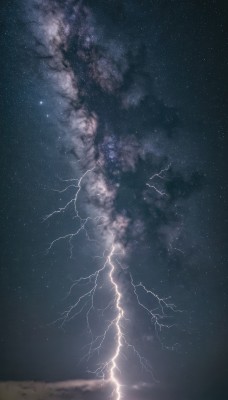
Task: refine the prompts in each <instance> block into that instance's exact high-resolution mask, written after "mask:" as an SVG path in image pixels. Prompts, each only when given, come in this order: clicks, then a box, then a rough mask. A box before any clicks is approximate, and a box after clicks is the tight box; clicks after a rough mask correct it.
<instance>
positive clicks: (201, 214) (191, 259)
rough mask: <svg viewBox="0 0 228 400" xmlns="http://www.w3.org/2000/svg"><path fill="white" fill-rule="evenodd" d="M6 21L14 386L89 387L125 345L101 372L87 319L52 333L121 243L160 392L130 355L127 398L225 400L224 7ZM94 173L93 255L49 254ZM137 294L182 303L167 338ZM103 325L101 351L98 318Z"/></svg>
mask: <svg viewBox="0 0 228 400" xmlns="http://www.w3.org/2000/svg"><path fill="white" fill-rule="evenodd" d="M0 10H1V14H0V18H1V23H0V25H1V30H2V32H1V39H0V40H1V55H2V56H1V61H0V62H1V72H2V73H1V96H0V107H1V120H0V129H1V141H2V142H1V158H0V160H1V169H0V171H1V183H2V191H1V208H0V219H1V220H0V234H1V245H2V250H1V264H0V274H1V278H0V291H1V302H0V312H1V324H0V379H1V381H9V380H10V381H21V380H24V381H31V380H35V381H55V382H57V381H64V380H70V379H73V380H87V379H88V382H92V381H91V379H94V374H91V373H90V372H88V371H89V370H90V371H91V370H93V369H94V368H95V367H96V365H97V362H98V361H99V360H98V359H99V357H100V358H101V361H103V359H104V357H105V354H109V352H110V351H112V349H113V338H112V336H111V335H110V337H108V338H107V341H106V342H105V343H104V351H103V352H101V354H94V355H93V356H92V357H91V359H90V360H88V359H87V358H85V357H83V356H84V354H85V352H86V348H85V346H86V345H87V344H88V342H89V335H88V330H87V327H86V318H85V314H83V313H81V314H80V315H78V316H77V317H76V318H73V319H72V320H70V321H69V322H67V323H66V324H64V326H63V327H61V326H60V325H61V324H59V323H58V321H57V323H53V322H54V321H56V320H58V318H59V316H60V315H61V312H63V311H64V310H66V308H67V307H69V305H70V304H72V301H74V296H76V297H77V295H81V294H82V293H83V288H81V287H80V286H79V287H77V288H74V293H73V299H72V296H69V297H68V298H66V295H67V293H68V292H69V288H70V286H71V285H72V281H74V280H75V279H78V278H79V277H80V276H85V275H88V274H91V273H93V272H94V269H96V268H98V266H99V265H100V258H99V257H101V256H102V254H103V252H104V251H105V249H106V250H107V248H109V246H110V237H111V238H112V237H113V236H114V237H115V240H116V242H117V243H118V245H119V246H121V250H123V251H124V253H125V256H124V257H123V259H121V267H119V271H118V281H119V283H120V285H121V290H122V292H123V293H124V302H123V303H124V307H125V309H126V312H127V315H128V319H129V322H128V327H127V336H128V337H129V340H130V342H131V343H133V344H134V346H136V347H137V349H139V351H140V354H142V355H143V357H146V358H147V360H148V362H149V363H150V365H151V367H152V370H153V376H154V377H152V376H151V374H149V373H148V372H147V371H145V369H142V368H141V366H140V363H138V360H137V357H135V354H132V353H130V352H129V353H126V355H125V357H124V358H123V360H121V362H122V370H123V372H121V375H122V376H124V381H125V382H126V385H128V387H129V393H131V394H128V396H131V398H134V396H135V398H136V399H138V398H139V397H140V399H141V398H143V399H144V398H145V399H152V398H156V399H159V400H166V399H170V400H177V399H180V398H182V399H185V400H193V399H201V400H204V399H207V400H212V399H215V398H219V399H221V400H222V399H225V398H227V393H228V388H227V379H226V376H227V372H228V371H227V361H226V360H227V356H228V346H227V328H228V322H227V311H228V299H227V297H228V273H227V261H228V252H227V242H226V238H227V222H228V221H227V220H228V216H227V195H228V187H227V178H226V170H227V148H226V145H227V138H226V130H227V120H226V112H225V111H226V106H227V102H226V100H227V99H226V80H227V79H226V67H227V40H226V39H227V37H226V33H227V32H226V26H225V22H226V20H227V17H228V16H227V9H226V6H225V4H223V2H220V1H213V0H210V1H202V2H200V4H199V2H197V1H188V2H181V1H177V0H172V1H165V0H164V1H158V0H157V1H150V0H148V1H140V0H131V1H130V0H122V1H121V0H106V1H103V0H100V1H98V2H95V1H92V0H91V1H90V0H87V1H86V0H84V1H71V0H70V1H68V2H64V1H60V0H56V1H53V0H30V1H25V2H20V4H19V2H17V1H5V2H4V4H2V5H1V9H0ZM88 168H92V169H93V171H92V173H91V174H90V175H89V177H88V178H87V180H85V184H84V186H83V190H82V193H80V199H79V209H80V215H83V218H86V216H90V217H91V220H92V219H93V221H92V222H90V223H89V225H88V234H89V237H90V238H92V240H89V239H88V237H87V235H86V232H85V231H84V230H83V231H82V232H80V234H79V235H77V237H76V236H75V237H73V240H72V242H70V243H69V240H59V241H57V242H55V243H54V245H53V246H50V245H51V243H53V241H55V239H56V238H58V237H60V236H64V235H67V234H68V233H71V232H75V231H76V230H77V229H78V225H77V224H78V221H77V218H76V219H75V214H74V212H72V210H71V209H70V208H69V209H67V211H66V212H64V213H60V214H57V215H54V216H53V217H52V218H47V219H46V218H45V216H48V215H49V214H50V213H52V212H53V211H54V210H58V209H59V207H64V205H65V204H66V203H67V202H68V201H69V199H70V198H71V197H70V196H72V193H74V192H72V191H71V189H70V190H67V191H62V190H63V189H64V188H65V187H66V185H65V182H64V180H67V179H76V178H79V177H80V176H81V174H83V173H84V172H85V171H86V170H87V169H88ZM96 216H99V218H100V219H99V221H98V222H99V223H100V224H99V226H98V227H97V221H95V220H94V218H96ZM71 245H72V246H71ZM131 277H133V280H134V282H135V283H139V282H143V283H144V284H146V286H147V287H148V288H150V289H151V290H153V291H154V292H155V293H157V294H158V295H159V296H160V297H161V298H168V297H169V296H170V298H171V302H172V303H174V304H175V305H176V309H177V310H179V311H178V312H170V310H168V315H167V318H166V319H165V321H164V322H165V324H168V325H169V326H170V325H172V327H169V328H164V329H162V330H161V332H159V335H158V334H157V331H156V327H155V326H154V324H153V323H152V324H151V322H150V318H148V315H147V313H145V312H144V311H145V310H142V308H141V307H139V305H138V304H137V301H136V300H137V299H136V297H135V296H134V293H133V292H134V291H133V290H132V285H131ZM103 286H104V287H105V283H104V285H103ZM101 289H102V285H101ZM99 290H100V289H99ZM104 290H105V292H104V293H103V292H102V293H101V294H100V293H98V297H97V298H98V300H97V301H98V308H99V307H100V305H101V304H102V302H103V303H105V305H106V304H108V301H109V294H108V292H107V288H105V289H104ZM139 290H140V288H139ZM140 299H141V301H143V302H144V304H146V305H147V306H148V307H149V303H147V302H148V298H147V296H146V294H145V293H143V292H140ZM102 306H103V304H102ZM108 311H109V310H108ZM105 317H107V318H108V314H107V316H106V314H105ZM91 318H92V325H93V329H94V332H95V333H96V334H98V335H99V334H100V331H99V329H100V326H101V325H102V318H101V315H100V314H99V317H96V315H95V314H94V315H92V317H91ZM167 321H168V322H167ZM169 321H171V322H169ZM79 360H82V361H81V362H80V363H79ZM79 382H80V381H79ZM83 382H84V381H83ZM83 385H84V384H83ZM88 385H89V383H88ZM83 387H84V386H83ZM91 387H92V388H93V386H91ZM0 390H1V388H0ZM91 390H93V389H91ZM134 390H136V393H135V392H134ZM82 391H83V390H82ZM126 393H128V392H126ZM138 393H140V394H138ZM126 396H127V395H126ZM62 398H64V394H63V397H62ZM82 398H84V397H82ZM85 398H87V397H85ZM88 398H90V397H88ZM101 398H103V397H102V395H101ZM126 400H127V397H126Z"/></svg>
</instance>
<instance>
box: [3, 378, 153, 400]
mask: <svg viewBox="0 0 228 400" xmlns="http://www.w3.org/2000/svg"><path fill="white" fill-rule="evenodd" d="M151 389H152V386H151V385H149V384H146V383H143V382H142V383H138V384H134V385H132V386H131V387H129V393H130V395H131V400H139V397H138V396H139V394H140V400H144V399H145V400H147V399H149V397H148V396H147V393H148V392H151ZM110 390H111V388H110V386H109V385H108V383H107V382H104V381H100V380H70V381H63V382H49V383H47V382H33V381H24V382H16V381H9V382H0V400H26V399H27V400H53V399H55V400H92V399H93V400H107V398H108V396H110V393H111V391H110Z"/></svg>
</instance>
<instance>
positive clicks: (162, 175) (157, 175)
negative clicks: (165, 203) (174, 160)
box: [146, 164, 171, 196]
mask: <svg viewBox="0 0 228 400" xmlns="http://www.w3.org/2000/svg"><path fill="white" fill-rule="evenodd" d="M170 167H171V164H169V165H168V166H167V167H166V168H163V169H161V170H160V171H159V172H157V173H155V174H154V175H152V176H151V177H150V181H153V180H154V179H155V178H159V179H162V180H164V179H165V174H166V172H167V171H168V170H169V169H170ZM146 186H148V187H150V188H152V189H154V190H155V192H156V193H158V194H159V195H160V196H167V193H166V192H164V191H162V190H160V189H158V187H157V186H156V185H155V184H151V183H148V182H147V183H146Z"/></svg>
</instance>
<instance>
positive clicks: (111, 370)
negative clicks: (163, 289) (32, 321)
mask: <svg viewBox="0 0 228 400" xmlns="http://www.w3.org/2000/svg"><path fill="white" fill-rule="evenodd" d="M168 168H169V167H167V168H166V169H164V170H161V171H160V172H159V173H158V174H155V175H156V176H158V177H160V178H162V179H163V174H164V173H165V172H166V171H167V170H168ZM94 169H95V167H94V168H92V169H88V170H87V171H86V172H85V173H84V174H83V175H82V176H81V177H80V179H69V180H65V182H67V183H69V185H68V186H66V187H65V188H64V189H62V190H57V192H59V193H63V192H66V191H68V190H70V189H71V188H74V189H76V190H75V193H74V195H73V196H72V198H71V199H70V200H69V201H68V202H67V203H66V204H65V206H63V207H61V208H59V209H57V210H56V211H53V212H52V213H50V214H48V215H47V216H46V217H45V218H44V220H48V219H49V218H51V217H53V216H55V215H58V214H61V213H64V212H65V211H66V210H67V209H68V208H69V207H70V206H73V211H74V217H75V218H76V219H77V220H78V221H79V227H78V228H77V230H76V231H75V232H73V233H69V234H66V235H64V236H60V237H58V238H56V239H54V240H53V241H52V242H51V244H50V246H49V248H48V251H50V250H51V248H52V247H53V246H54V245H55V244H56V243H57V242H58V241H60V240H65V239H68V240H69V242H70V252H71V256H72V249H73V244H72V239H73V238H74V237H75V236H77V235H79V234H80V232H82V231H83V230H84V231H85V232H86V235H87V238H88V239H90V238H89V235H88V232H87V231H86V225H87V223H88V221H89V220H92V221H93V222H95V223H96V224H98V223H99V221H100V220H101V218H102V217H95V218H92V217H86V218H82V217H81V216H80V213H79V211H78V199H79V195H80V192H81V190H82V185H83V181H84V179H85V178H86V176H87V175H88V174H90V173H93V171H94ZM155 175H154V176H155ZM152 178H153V177H152ZM103 218H104V217H103ZM111 235H112V241H111V245H110V247H109V250H107V249H106V250H105V251H104V253H103V256H102V257H100V258H102V259H103V260H104V262H103V264H102V265H101V266H100V267H99V268H97V269H96V271H95V272H93V273H91V274H90V275H88V276H84V277H83V276H82V277H80V278H79V279H77V280H75V281H73V283H72V285H71V286H70V289H69V291H68V293H67V295H66V297H70V296H72V294H73V292H74V289H75V288H76V287H77V286H78V285H81V286H83V287H85V289H84V292H83V294H82V295H80V296H79V297H78V298H77V299H76V301H75V302H74V303H73V304H71V305H70V306H69V307H68V308H67V309H66V310H65V311H64V312H63V313H62V314H61V315H60V318H58V319H57V320H55V321H54V323H58V324H59V326H60V327H62V328H63V326H64V325H65V324H66V323H67V322H69V321H71V320H72V319H74V318H75V317H77V316H78V315H79V314H81V313H83V312H84V313H85V316H86V322H87V329H88V332H89V334H90V337H91V341H90V343H89V344H88V352H87V353H86V354H85V356H84V357H83V358H86V359H87V360H89V359H90V358H91V356H92V355H93V354H94V353H98V354H99V353H100V351H101V350H102V349H103V345H104V342H105V340H106V338H107V337H108V335H109V334H110V333H112V335H113V336H112V337H113V338H114V342H115V345H114V350H113V354H112V355H111V356H110V358H109V359H108V360H107V361H106V362H103V363H99V364H98V367H97V369H96V370H95V371H89V372H91V373H95V374H96V375H97V377H99V378H102V379H104V380H105V381H108V382H109V383H110V384H111V386H112V387H113V391H112V398H113V399H114V400H121V399H122V398H123V390H122V387H123V385H122V383H121V380H120V373H121V367H120V365H121V359H122V358H123V356H124V355H125V351H126V350H130V351H132V352H133V353H134V355H135V356H136V357H137V358H138V360H139V362H140V364H141V366H142V367H143V368H144V369H145V370H146V371H147V372H149V373H150V374H151V375H152V376H153V371H152V367H151V366H150V363H149V362H148V361H147V360H146V359H145V358H144V357H143V356H142V355H141V354H140V353H139V351H138V350H137V349H136V348H135V346H134V345H133V344H131V343H129V341H128V339H127V335H126V332H125V323H126V322H127V321H128V319H127V318H126V314H127V312H126V310H125V309H124V305H123V293H122V287H121V285H120V284H119V279H118V275H119V272H120V271H122V270H123V267H122V265H121V263H120V261H119V259H118V258H117V257H119V256H121V257H122V256H124V254H123V253H124V250H123V246H121V243H120V239H116V238H115V234H114V233H112V234H111ZM129 277H130V285H131V287H132V292H133V295H134V296H135V298H136V301H137V304H138V305H139V307H141V308H142V309H143V311H144V312H146V314H147V315H148V316H149V317H150V321H151V323H152V324H153V325H154V327H155V331H156V333H157V336H158V338H159V333H160V332H161V330H162V329H163V328H171V327H172V326H173V325H174V324H169V323H167V322H166V321H167V320H168V319H169V318H170V313H171V312H172V313H176V312H181V311H180V310H178V309H177V308H176V306H175V305H174V304H173V303H171V302H170V301H169V298H163V297H160V296H158V295H157V294H156V293H155V292H154V291H152V290H151V289H148V288H147V287H146V286H145V285H144V284H143V283H142V282H139V283H137V284H136V283H135V282H134V280H133V276H132V274H131V273H129ZM107 282H108V285H109V292H110V297H111V300H110V301H109V303H108V304H107V305H106V306H105V307H104V308H102V309H98V308H97V307H96V296H97V294H98V291H99V289H100V288H102V287H103V286H104V285H105V284H107ZM141 292H143V293H144V294H146V295H147V296H148V297H149V298H150V299H151V300H152V303H154V302H155V303H156V306H154V307H151V308H150V307H149V306H147V305H146V304H144V303H143V302H142V300H141V298H140V293H141ZM93 312H97V313H99V312H101V315H102V317H104V316H105V314H106V312H112V313H113V318H112V319H111V320H108V323H107V324H106V327H105V328H104V330H103V333H102V334H100V335H96V336H94V334H93V329H92V326H91V322H90V321H91V318H90V316H91V314H92V313H93Z"/></svg>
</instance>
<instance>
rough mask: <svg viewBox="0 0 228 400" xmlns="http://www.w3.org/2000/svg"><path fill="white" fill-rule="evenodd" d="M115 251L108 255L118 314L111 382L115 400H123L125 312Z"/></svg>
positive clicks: (113, 247) (110, 277) (112, 250)
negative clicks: (120, 371)
mask: <svg viewBox="0 0 228 400" xmlns="http://www.w3.org/2000/svg"><path fill="white" fill-rule="evenodd" d="M114 251H115V246H114V245H113V246H112V249H111V252H110V254H109V255H108V262H109V264H110V266H111V269H110V272H109V279H110V282H111V285H112V286H113V288H114V291H115V307H116V312H117V317H116V320H115V328H116V337H117V340H116V351H115V353H114V355H113V357H112V359H111V368H110V380H111V382H112V383H113V385H114V387H115V389H114V390H115V398H116V400H120V399H121V397H122V396H121V385H120V383H119V380H118V377H117V374H116V372H117V370H118V367H117V361H118V358H119V356H120V351H121V347H122V346H123V338H124V335H123V332H122V328H121V322H122V320H123V318H124V310H123V308H122V306H121V297H122V295H121V292H120V288H119V286H118V283H117V282H116V281H115V265H114V263H113V261H112V255H113V253H114Z"/></svg>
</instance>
